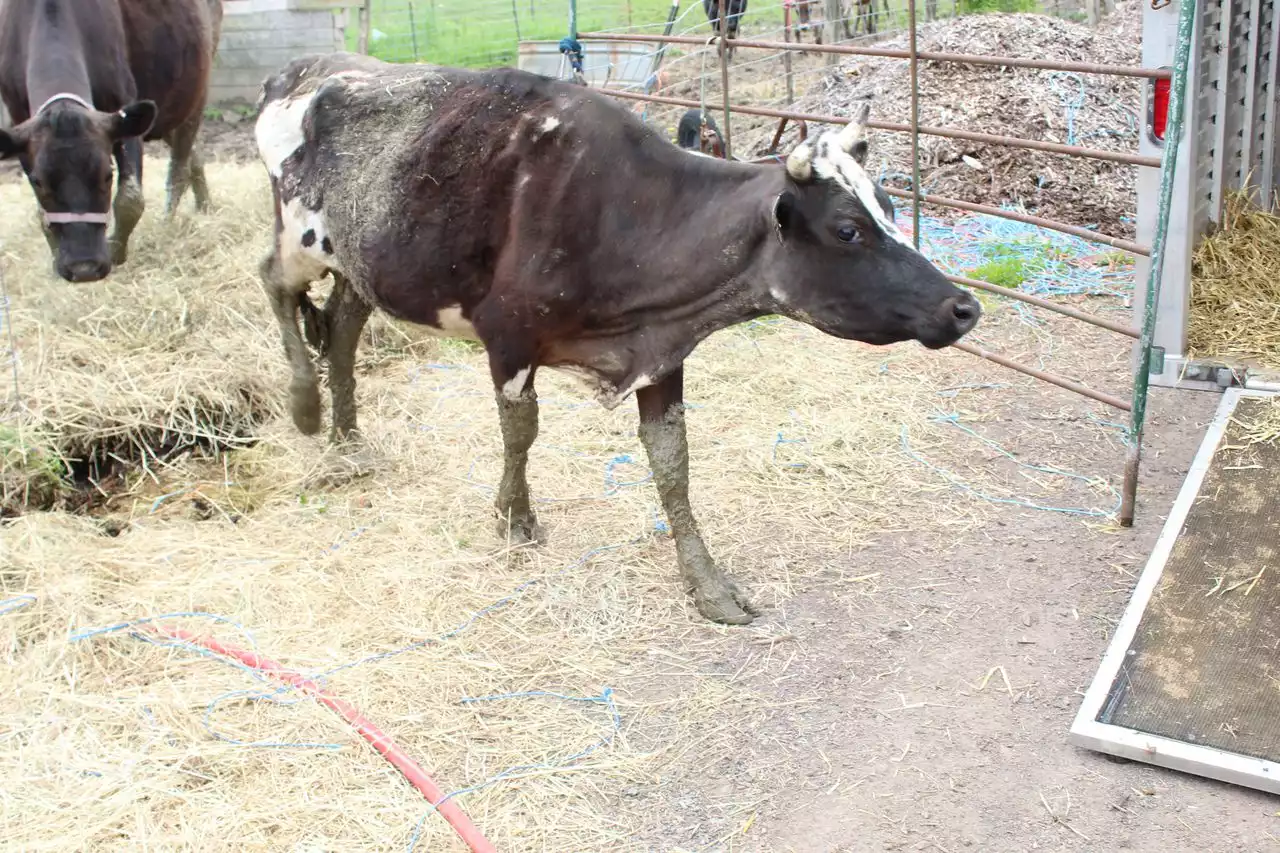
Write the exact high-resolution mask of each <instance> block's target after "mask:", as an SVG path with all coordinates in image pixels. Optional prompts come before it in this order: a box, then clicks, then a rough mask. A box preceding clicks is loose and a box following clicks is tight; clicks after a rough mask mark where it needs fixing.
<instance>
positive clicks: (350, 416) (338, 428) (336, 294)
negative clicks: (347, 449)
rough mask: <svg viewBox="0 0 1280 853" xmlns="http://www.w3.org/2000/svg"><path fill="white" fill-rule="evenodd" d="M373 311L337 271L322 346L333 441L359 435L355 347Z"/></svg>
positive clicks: (331, 440)
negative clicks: (326, 371)
mask: <svg viewBox="0 0 1280 853" xmlns="http://www.w3.org/2000/svg"><path fill="white" fill-rule="evenodd" d="M372 313H373V308H372V307H370V305H369V304H368V303H367V302H365V301H364V299H363V298H361V296H360V294H359V293H357V292H356V290H355V288H354V287H351V286H350V284H349V283H348V282H347V280H346V277H345V276H343V275H341V274H339V273H337V272H334V273H333V290H332V291H331V292H330V294H329V298H328V300H326V301H325V304H324V317H325V320H326V321H327V322H326V325H327V327H328V328H327V337H326V338H324V350H323V351H324V354H325V356H326V357H327V358H328V360H329V395H330V401H331V403H332V406H333V424H332V426H331V428H330V431H329V442H330V443H331V444H335V445H338V444H344V443H347V442H349V441H352V440H354V439H356V437H357V433H358V429H357V426H356V379H355V364H356V347H357V346H358V345H359V343H360V333H361V332H362V331H364V325H365V323H366V322H368V320H369V315H370V314H372ZM312 322H314V320H312ZM308 331H310V329H309V328H308Z"/></svg>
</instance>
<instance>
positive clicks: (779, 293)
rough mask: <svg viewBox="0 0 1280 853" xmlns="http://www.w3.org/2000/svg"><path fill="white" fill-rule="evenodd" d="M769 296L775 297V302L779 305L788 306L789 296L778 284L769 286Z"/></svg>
mask: <svg viewBox="0 0 1280 853" xmlns="http://www.w3.org/2000/svg"><path fill="white" fill-rule="evenodd" d="M769 295H770V296H772V297H773V301H774V302H777V303H778V304H779V305H786V304H787V294H786V293H785V292H784V291H783V289H782V288H781V287H779V286H778V285H776V284H771V285H769Z"/></svg>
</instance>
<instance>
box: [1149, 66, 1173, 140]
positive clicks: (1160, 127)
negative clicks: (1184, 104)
mask: <svg viewBox="0 0 1280 853" xmlns="http://www.w3.org/2000/svg"><path fill="white" fill-rule="evenodd" d="M1155 83H1156V85H1155V91H1153V92H1152V93H1151V135H1152V136H1154V137H1155V138H1156V139H1158V140H1160V141H1161V142H1164V133H1165V129H1166V128H1167V127H1168V126H1169V83H1170V81H1168V80H1157V81H1155Z"/></svg>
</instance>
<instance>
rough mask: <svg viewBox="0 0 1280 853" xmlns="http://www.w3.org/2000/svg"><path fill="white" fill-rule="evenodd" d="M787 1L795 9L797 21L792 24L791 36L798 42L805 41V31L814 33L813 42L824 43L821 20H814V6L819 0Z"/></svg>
mask: <svg viewBox="0 0 1280 853" xmlns="http://www.w3.org/2000/svg"><path fill="white" fill-rule="evenodd" d="M787 3H788V4H789V5H790V6H791V7H792V8H793V9H794V10H795V13H796V17H795V21H794V22H793V23H792V25H791V38H792V40H793V41H795V42H796V43H797V44H801V43H803V42H804V35H803V34H804V33H805V31H810V32H812V33H813V43H814V44H822V27H823V24H822V22H821V21H817V22H816V23H814V22H813V7H814V6H816V5H817V4H818V0H787Z"/></svg>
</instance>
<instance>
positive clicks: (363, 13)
mask: <svg viewBox="0 0 1280 853" xmlns="http://www.w3.org/2000/svg"><path fill="white" fill-rule="evenodd" d="M372 17H373V0H364V4H363V5H361V6H360V41H359V42H358V44H357V45H356V50H357V51H359V52H360V53H363V54H365V55H368V53H369V22H370V19H371V18H372Z"/></svg>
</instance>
